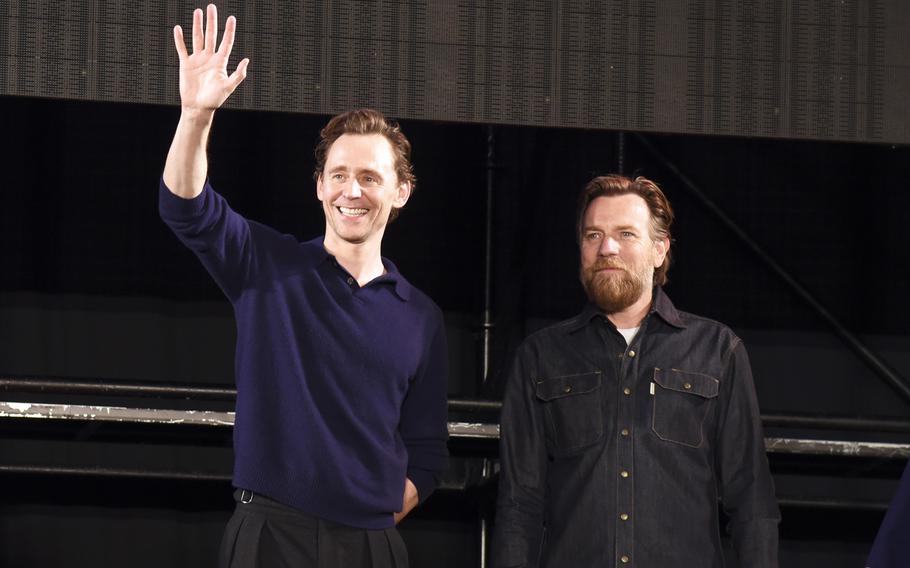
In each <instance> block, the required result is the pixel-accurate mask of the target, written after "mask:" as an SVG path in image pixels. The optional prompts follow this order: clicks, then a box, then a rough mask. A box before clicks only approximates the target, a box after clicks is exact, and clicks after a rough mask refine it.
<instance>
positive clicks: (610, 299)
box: [581, 258, 645, 314]
mask: <svg viewBox="0 0 910 568" xmlns="http://www.w3.org/2000/svg"><path fill="white" fill-rule="evenodd" d="M604 268H618V269H620V270H621V272H610V273H607V272H598V271H599V270H602V269H604ZM581 284H582V286H584V289H585V292H587V294H588V299H589V300H591V301H592V302H594V303H595V304H596V305H597V307H599V308H600V309H601V310H603V312H604V313H607V314H614V313H617V312H621V311H623V310H624V309H626V308H628V307H629V306H631V305H632V304H634V303H635V302H636V301H637V300H638V299H639V298H641V295H642V293H643V292H644V289H645V282H644V279H643V278H642V277H641V275H639V274H635V273H634V272H632V271H631V270H629V268H628V267H627V266H626V265H625V264H624V263H623V262H622V261H620V260H619V259H618V258H603V259H600V260H598V261H597V262H596V263H594V265H592V266H588V267H582V268H581Z"/></svg>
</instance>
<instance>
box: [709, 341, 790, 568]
mask: <svg viewBox="0 0 910 568" xmlns="http://www.w3.org/2000/svg"><path fill="white" fill-rule="evenodd" d="M727 359H728V360H727V363H726V366H725V373H724V380H723V383H722V387H721V389H722V396H723V398H722V399H721V400H722V401H724V404H721V405H719V412H720V416H719V422H718V424H719V428H718V441H717V454H716V456H717V459H716V464H717V468H718V480H719V489H720V494H721V500H722V503H723V507H724V510H725V512H726V513H727V515H728V516H729V517H730V527H729V528H730V532H731V535H732V537H733V546H734V549H735V550H736V553H737V555H738V557H739V561H740V565H741V566H742V567H743V568H773V567H777V566H778V558H777V549H778V529H777V525H778V523H779V521H780V512H779V510H778V507H777V500H776V497H775V495H774V484H773V481H772V480H771V473H770V470H769V468H768V458H767V453H766V451H765V444H764V434H763V432H762V425H761V415H760V414H759V409H758V399H757V397H756V395H755V386H754V384H753V381H752V370H751V367H750V365H749V358H748V355H747V354H746V349H745V347H744V346H743V345H742V343H741V342H740V341H739V340H736V341H735V342H734V344H733V345H732V346H731V351H730V353H729V354H728V357H727Z"/></svg>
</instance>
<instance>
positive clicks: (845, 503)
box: [777, 497, 888, 512]
mask: <svg viewBox="0 0 910 568" xmlns="http://www.w3.org/2000/svg"><path fill="white" fill-rule="evenodd" d="M777 504H778V505H780V506H781V507H791V508H800V509H826V510H830V511H872V512H884V511H886V510H887V509H888V503H884V502H879V501H857V500H850V499H825V498H819V497H815V498H809V499H807V498H802V497H778V498H777Z"/></svg>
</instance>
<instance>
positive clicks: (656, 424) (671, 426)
mask: <svg viewBox="0 0 910 568" xmlns="http://www.w3.org/2000/svg"><path fill="white" fill-rule="evenodd" d="M719 387H720V381H718V380H717V379H715V378H714V377H712V376H710V375H705V374H702V373H691V372H688V371H680V370H679V369H654V393H653V395H654V396H653V397H652V398H653V402H654V408H653V409H652V413H651V429H652V430H653V431H654V433H655V434H657V436H658V437H659V438H660V439H662V440H668V441H670V442H676V443H679V444H684V445H686V446H692V447H695V448H697V447H699V446H701V445H702V443H703V442H704V423H705V417H706V416H707V414H708V412H709V411H710V410H711V409H712V408H713V406H714V401H715V400H716V399H717V392H718V389H719Z"/></svg>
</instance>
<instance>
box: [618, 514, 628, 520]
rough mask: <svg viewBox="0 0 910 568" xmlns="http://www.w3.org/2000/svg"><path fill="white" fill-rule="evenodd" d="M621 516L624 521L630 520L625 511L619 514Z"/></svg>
mask: <svg viewBox="0 0 910 568" xmlns="http://www.w3.org/2000/svg"><path fill="white" fill-rule="evenodd" d="M619 518H620V519H622V520H623V521H628V520H629V515H627V514H625V513H623V514H622V515H620V516H619Z"/></svg>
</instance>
